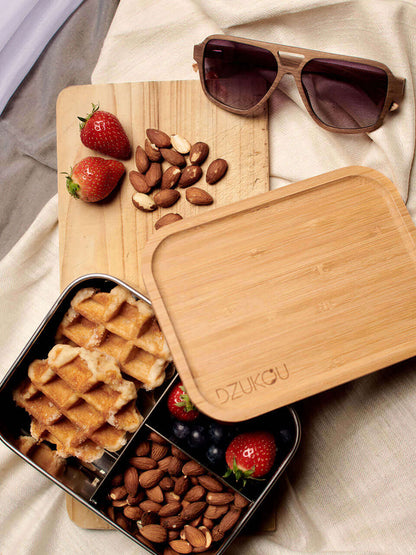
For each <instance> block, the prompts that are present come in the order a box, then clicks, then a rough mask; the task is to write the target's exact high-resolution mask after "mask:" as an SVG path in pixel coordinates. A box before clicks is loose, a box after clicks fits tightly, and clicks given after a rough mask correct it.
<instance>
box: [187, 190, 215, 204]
mask: <svg viewBox="0 0 416 555" xmlns="http://www.w3.org/2000/svg"><path fill="white" fill-rule="evenodd" d="M186 200H187V201H188V202H190V203H191V204H196V205H197V206H205V205H208V204H212V203H213V202H214V199H213V198H212V196H211V195H210V194H209V193H207V192H206V191H204V190H203V189H199V188H198V187H190V188H189V189H187V190H186Z"/></svg>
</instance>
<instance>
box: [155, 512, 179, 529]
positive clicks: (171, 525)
mask: <svg viewBox="0 0 416 555" xmlns="http://www.w3.org/2000/svg"><path fill="white" fill-rule="evenodd" d="M160 524H161V525H162V526H163V528H166V529H167V530H180V529H181V528H182V527H183V525H184V524H185V520H184V519H183V518H182V517H181V516H180V515H174V516H167V517H164V518H161V519H160Z"/></svg>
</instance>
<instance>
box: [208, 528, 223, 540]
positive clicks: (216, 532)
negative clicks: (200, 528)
mask: <svg viewBox="0 0 416 555" xmlns="http://www.w3.org/2000/svg"><path fill="white" fill-rule="evenodd" d="M211 535H212V540H213V541H214V542H220V541H221V540H222V539H223V538H224V532H223V531H222V530H220V528H219V526H218V524H217V525H216V526H214V528H213V529H212V530H211Z"/></svg>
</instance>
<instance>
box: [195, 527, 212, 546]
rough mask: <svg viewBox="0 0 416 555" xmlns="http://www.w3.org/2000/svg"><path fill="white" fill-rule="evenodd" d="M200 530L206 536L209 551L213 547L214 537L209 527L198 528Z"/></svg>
mask: <svg viewBox="0 0 416 555" xmlns="http://www.w3.org/2000/svg"><path fill="white" fill-rule="evenodd" d="M198 530H200V531H201V532H202V533H203V534H204V536H205V548H206V549H208V548H209V547H210V546H211V543H212V535H211V532H210V530H209V528H208V527H207V526H200V527H199V528H198Z"/></svg>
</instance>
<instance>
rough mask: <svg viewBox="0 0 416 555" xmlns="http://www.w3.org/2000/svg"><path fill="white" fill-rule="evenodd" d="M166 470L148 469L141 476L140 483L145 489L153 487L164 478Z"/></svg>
mask: <svg viewBox="0 0 416 555" xmlns="http://www.w3.org/2000/svg"><path fill="white" fill-rule="evenodd" d="M163 475H164V472H163V470H160V468H154V469H153V470H146V471H145V472H143V473H142V474H140V476H139V483H140V485H141V486H142V488H144V489H148V488H153V487H154V486H156V485H157V484H158V483H159V482H160V480H161V479H162V478H163Z"/></svg>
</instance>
